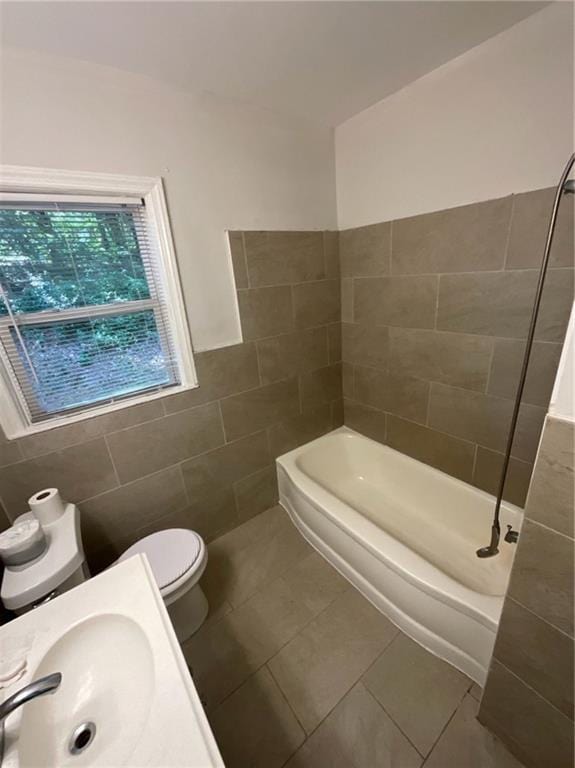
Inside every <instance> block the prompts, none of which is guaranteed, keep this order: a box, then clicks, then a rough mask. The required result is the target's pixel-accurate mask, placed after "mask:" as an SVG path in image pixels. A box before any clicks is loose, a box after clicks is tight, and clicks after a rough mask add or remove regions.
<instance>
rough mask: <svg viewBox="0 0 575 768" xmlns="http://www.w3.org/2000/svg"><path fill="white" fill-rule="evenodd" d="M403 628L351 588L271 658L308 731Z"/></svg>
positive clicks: (276, 676)
mask: <svg viewBox="0 0 575 768" xmlns="http://www.w3.org/2000/svg"><path fill="white" fill-rule="evenodd" d="M397 631H398V630H397V629H396V628H395V627H394V626H393V624H391V622H390V621H388V619H386V618H385V617H384V616H383V615H382V614H380V613H379V611H377V610H376V609H375V608H374V607H373V606H372V605H370V603H368V601H367V600H366V599H365V598H364V597H362V596H361V595H360V594H359V592H357V591H356V590H349V591H346V592H344V593H343V594H342V595H340V596H339V597H338V598H337V599H336V600H335V601H334V602H333V603H332V604H331V605H330V606H329V607H328V608H327V609H326V610H325V611H323V613H321V614H320V615H319V616H318V617H317V618H316V619H314V620H313V621H312V622H311V623H310V624H308V626H307V627H306V628H305V629H304V630H303V631H302V632H301V633H300V634H299V635H297V636H296V637H295V638H294V639H293V640H292V641H291V642H289V643H288V645H286V646H285V647H284V648H283V649H282V650H281V651H280V652H279V653H278V654H277V655H276V656H275V657H274V658H273V659H272V660H271V661H270V663H269V667H270V669H271V671H272V674H273V675H274V677H275V679H276V680H277V682H278V683H279V685H280V687H281V689H282V690H283V692H284V693H285V695H286V697H287V699H288V701H289V702H290V704H291V706H292V708H293V709H294V711H295V712H296V714H297V716H298V718H299V720H300V722H301V723H302V724H303V726H304V728H305V729H306V731H307V732H308V733H311V731H312V730H313V729H314V728H315V727H316V726H317V725H318V724H319V723H320V722H321V720H322V719H323V718H324V717H325V716H326V715H327V714H328V713H329V712H330V710H331V709H332V708H333V707H334V706H335V705H336V704H337V703H338V701H339V700H340V699H341V697H342V696H343V695H344V694H345V692H346V691H347V690H349V688H350V687H351V686H352V685H353V684H354V683H355V682H356V681H357V680H358V679H359V677H360V676H361V675H362V674H363V672H365V670H366V669H367V668H368V667H369V665H370V664H372V663H373V661H375V659H376V658H377V656H378V655H379V654H380V653H381V651H382V650H383V649H384V648H385V646H386V645H387V644H388V643H390V642H391V640H392V639H393V637H395V635H396V634H397Z"/></svg>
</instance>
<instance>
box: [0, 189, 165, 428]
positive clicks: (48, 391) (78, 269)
mask: <svg viewBox="0 0 575 768" xmlns="http://www.w3.org/2000/svg"><path fill="white" fill-rule="evenodd" d="M159 266H160V265H159V262H158V256H157V252H156V249H155V247H154V243H153V238H152V237H151V236H150V232H149V228H148V223H147V219H146V210H145V206H144V204H143V202H142V201H139V200H134V201H128V202H124V201H123V202H121V203H117V202H114V201H102V202H98V203H94V202H92V201H90V202H82V201H77V200H70V201H63V200H62V198H61V197H60V198H58V200H57V201H54V202H50V201H46V200H44V199H42V200H36V201H35V200H33V199H29V200H26V202H24V201H22V200H0V344H1V352H2V357H3V359H4V363H5V365H4V368H5V369H6V370H7V372H8V376H9V378H10V383H11V385H12V387H13V388H14V390H15V393H16V395H17V397H18V400H19V402H20V404H21V407H22V408H23V409H24V410H25V412H26V415H27V417H28V420H29V421H30V422H31V423H34V422H39V421H43V420H46V419H50V418H55V417H57V416H61V415H64V414H68V413H70V412H74V411H79V410H86V409H89V408H94V407H97V406H100V405H103V404H104V403H110V402H116V401H118V400H121V399H125V398H129V397H133V396H134V395H136V394H138V393H143V392H151V391H159V390H161V389H164V388H167V387H171V386H175V385H177V384H179V378H180V377H179V372H178V365H177V360H176V356H175V354H174V344H173V339H172V337H171V332H170V325H169V321H168V316H167V311H166V310H167V306H166V299H165V294H164V291H163V289H162V279H161V272H160V268H159Z"/></svg>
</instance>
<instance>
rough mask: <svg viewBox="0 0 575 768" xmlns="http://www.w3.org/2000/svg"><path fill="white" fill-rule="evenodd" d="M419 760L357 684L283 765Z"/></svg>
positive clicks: (323, 767)
mask: <svg viewBox="0 0 575 768" xmlns="http://www.w3.org/2000/svg"><path fill="white" fill-rule="evenodd" d="M421 763H422V758H421V756H420V755H419V754H418V753H417V751H416V750H415V749H414V748H413V747H412V745H411V744H410V743H409V741H408V740H407V739H406V738H405V736H404V735H403V734H402V733H401V731H400V730H399V728H398V727H397V726H396V725H395V724H394V722H393V720H391V718H390V717H389V716H388V715H387V714H386V713H385V712H384V711H383V709H382V708H381V707H380V706H379V704H378V703H377V702H376V701H375V699H374V698H373V696H371V694H370V693H369V692H368V691H367V689H366V688H365V687H364V686H363V684H362V683H358V684H357V685H355V686H354V688H352V690H351V691H349V693H347V694H346V696H344V698H343V699H342V700H341V701H340V703H339V704H338V705H337V707H336V708H335V709H334V710H333V712H332V713H331V714H330V715H329V717H327V718H326V720H324V722H323V723H322V724H321V725H320V726H319V728H318V729H317V730H316V731H315V732H314V733H313V734H312V735H311V736H310V738H309V739H308V741H307V742H306V743H305V744H304V745H303V746H302V747H301V748H300V749H299V750H298V752H296V754H295V755H294V757H292V759H291V760H290V761H289V762H288V764H287V766H286V768H418V767H419V766H420V765H421ZM453 768H455V766H454V767H453ZM461 768H462V767H461Z"/></svg>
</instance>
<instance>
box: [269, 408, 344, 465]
mask: <svg viewBox="0 0 575 768" xmlns="http://www.w3.org/2000/svg"><path fill="white" fill-rule="evenodd" d="M331 429H332V421H331V403H324V404H322V405H319V406H318V407H317V408H311V409H307V410H306V412H305V413H303V414H302V413H298V414H296V415H295V416H291V417H290V418H287V419H284V420H283V421H280V422H279V423H277V424H274V425H273V426H271V427H268V439H269V443H270V452H271V455H272V458H274V459H276V458H277V457H278V456H281V455H282V454H283V453H287V452H288V451H291V450H293V449H294V448H297V447H298V446H299V445H303V444H304V443H307V442H309V441H310V440H315V438H316V437H320V436H321V435H325V433H326V432H329V431H330V430H331Z"/></svg>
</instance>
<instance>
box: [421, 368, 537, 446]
mask: <svg viewBox="0 0 575 768" xmlns="http://www.w3.org/2000/svg"><path fill="white" fill-rule="evenodd" d="M512 410H513V403H512V401H511V400H505V399H503V398H498V397H491V396H489V395H484V394H481V393H479V392H471V391H468V390H463V389H458V388H455V387H448V386H445V385H443V384H436V383H433V384H432V385H431V398H430V401H429V422H428V423H429V426H430V427H433V428H434V429H438V430H440V431H441V432H447V433H448V434H451V435H455V436H456V437H462V438H465V439H468V440H471V441H473V442H475V443H477V444H478V445H482V446H484V447H486V448H492V449H493V450H495V451H504V450H505V446H506V442H507V433H508V431H509V425H510V422H511V413H512ZM544 419H545V411H544V409H543V408H538V407H536V406H532V405H526V404H525V405H522V407H521V410H520V413H519V420H518V423H517V432H516V436H515V442H514V445H513V455H514V456H516V457H517V458H520V459H523V460H525V461H532V460H533V459H534V457H535V452H536V450H537V444H538V441H539V435H540V433H541V427H542V425H543V421H544Z"/></svg>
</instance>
